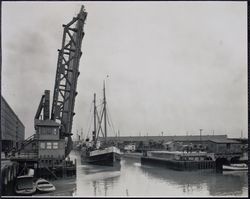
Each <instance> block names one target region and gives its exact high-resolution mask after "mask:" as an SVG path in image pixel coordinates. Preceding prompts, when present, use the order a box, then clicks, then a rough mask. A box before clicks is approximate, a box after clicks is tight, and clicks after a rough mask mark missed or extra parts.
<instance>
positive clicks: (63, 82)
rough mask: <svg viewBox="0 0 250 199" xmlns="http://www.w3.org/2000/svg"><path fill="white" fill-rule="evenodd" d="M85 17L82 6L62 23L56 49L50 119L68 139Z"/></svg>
mask: <svg viewBox="0 0 250 199" xmlns="http://www.w3.org/2000/svg"><path fill="white" fill-rule="evenodd" d="M86 17H87V12H85V11H84V7H83V6H82V8H81V10H80V12H79V14H78V15H77V17H75V18H73V19H72V21H71V22H69V23H68V24H67V25H63V27H64V31H63V39H62V48H61V50H58V51H59V53H58V61H57V70H56V78H55V88H54V95H53V102H52V111H51V119H52V120H54V121H57V120H59V122H60V124H61V128H60V136H61V138H64V137H68V139H70V140H71V129H72V124H73V116H74V105H75V97H76V95H77V92H76V88H77V79H78V76H79V74H80V72H79V62H80V57H81V54H82V52H81V44H82V39H83V37H84V32H83V26H84V22H85V20H86ZM66 155H67V154H66Z"/></svg>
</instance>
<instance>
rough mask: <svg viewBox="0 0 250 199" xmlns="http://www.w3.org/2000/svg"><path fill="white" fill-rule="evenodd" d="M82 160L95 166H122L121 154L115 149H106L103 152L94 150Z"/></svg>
mask: <svg viewBox="0 0 250 199" xmlns="http://www.w3.org/2000/svg"><path fill="white" fill-rule="evenodd" d="M82 159H83V160H84V161H85V162H87V163H89V164H95V165H103V166H115V165H118V164H120V160H121V154H120V151H119V150H118V149H117V148H115V147H109V148H105V149H103V150H94V151H91V152H90V153H87V154H86V155H84V156H82Z"/></svg>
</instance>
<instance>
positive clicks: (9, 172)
mask: <svg viewBox="0 0 250 199" xmlns="http://www.w3.org/2000/svg"><path fill="white" fill-rule="evenodd" d="M18 170H19V165H18V164H17V163H16V162H10V161H8V162H6V163H5V162H2V165H1V194H2V195H6V194H7V193H8V192H11V191H12V189H13V185H14V180H15V178H16V177H17V175H18Z"/></svg>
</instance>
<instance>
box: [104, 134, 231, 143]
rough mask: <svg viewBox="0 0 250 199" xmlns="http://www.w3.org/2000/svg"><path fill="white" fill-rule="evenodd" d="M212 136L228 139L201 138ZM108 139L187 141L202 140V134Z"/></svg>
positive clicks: (204, 139)
mask: <svg viewBox="0 0 250 199" xmlns="http://www.w3.org/2000/svg"><path fill="white" fill-rule="evenodd" d="M212 138H217V139H227V135H202V136H201V139H202V141H208V140H210V139H212ZM99 139H100V140H104V138H103V137H99ZM107 140H116V141H118V142H124V141H127V142H136V141H137V142H138V141H144V142H145V141H146V142H149V141H164V142H169V141H180V142H185V141H200V136H199V135H188V136H185V135H184V136H179V135H176V136H119V137H107Z"/></svg>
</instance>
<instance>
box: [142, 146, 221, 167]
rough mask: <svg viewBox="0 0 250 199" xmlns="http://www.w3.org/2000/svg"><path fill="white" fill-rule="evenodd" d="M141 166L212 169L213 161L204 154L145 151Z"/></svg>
mask: <svg viewBox="0 0 250 199" xmlns="http://www.w3.org/2000/svg"><path fill="white" fill-rule="evenodd" d="M141 163H142V164H151V165H152V164H153V165H159V166H165V167H167V168H170V169H174V170H199V169H214V168H215V165H216V164H215V161H214V160H212V158H211V157H209V154H208V153H206V152H182V151H147V152H145V153H144V155H143V156H142V157H141Z"/></svg>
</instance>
